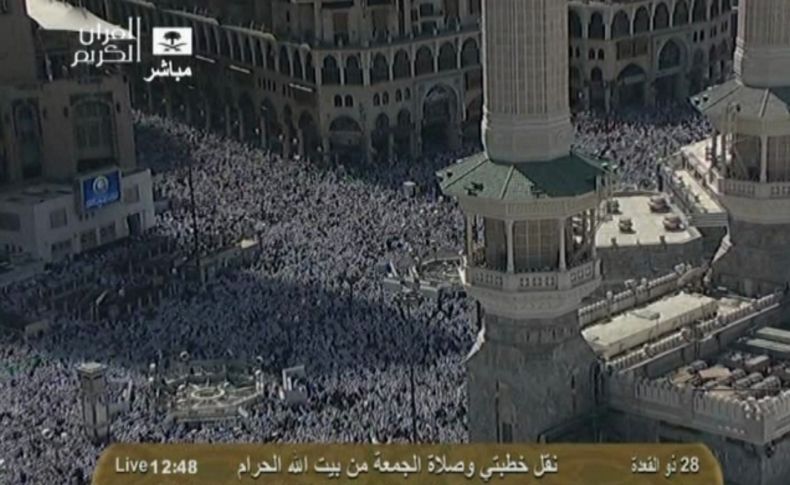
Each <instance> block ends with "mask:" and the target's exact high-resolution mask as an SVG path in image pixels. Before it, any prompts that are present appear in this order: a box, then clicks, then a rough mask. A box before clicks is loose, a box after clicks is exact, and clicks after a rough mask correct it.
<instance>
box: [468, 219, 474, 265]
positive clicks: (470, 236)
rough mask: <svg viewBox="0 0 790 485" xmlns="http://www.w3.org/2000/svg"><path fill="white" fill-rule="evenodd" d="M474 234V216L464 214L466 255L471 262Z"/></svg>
mask: <svg viewBox="0 0 790 485" xmlns="http://www.w3.org/2000/svg"><path fill="white" fill-rule="evenodd" d="M474 236H475V216H474V215H472V214H467V215H466V257H467V259H468V260H469V262H471V259H472V250H473V249H474Z"/></svg>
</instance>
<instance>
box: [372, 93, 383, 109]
mask: <svg viewBox="0 0 790 485" xmlns="http://www.w3.org/2000/svg"><path fill="white" fill-rule="evenodd" d="M379 105H381V96H379V93H376V94H374V95H373V106H379Z"/></svg>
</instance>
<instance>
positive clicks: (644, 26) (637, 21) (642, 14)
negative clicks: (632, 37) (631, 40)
mask: <svg viewBox="0 0 790 485" xmlns="http://www.w3.org/2000/svg"><path fill="white" fill-rule="evenodd" d="M649 31H650V11H649V10H648V9H647V7H645V6H642V7H639V9H638V10H637V11H636V15H634V33H635V34H642V33H644V32H649Z"/></svg>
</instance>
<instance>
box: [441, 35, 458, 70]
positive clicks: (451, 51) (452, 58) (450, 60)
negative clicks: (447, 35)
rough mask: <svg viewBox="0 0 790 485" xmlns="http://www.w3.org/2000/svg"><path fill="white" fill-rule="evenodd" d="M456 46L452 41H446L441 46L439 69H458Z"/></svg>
mask: <svg viewBox="0 0 790 485" xmlns="http://www.w3.org/2000/svg"><path fill="white" fill-rule="evenodd" d="M456 55H457V54H456V51H455V46H454V45H453V44H452V43H450V42H445V43H444V44H442V46H441V47H440V48H439V70H440V71H450V70H453V69H457V62H456V59H457V58H456Z"/></svg>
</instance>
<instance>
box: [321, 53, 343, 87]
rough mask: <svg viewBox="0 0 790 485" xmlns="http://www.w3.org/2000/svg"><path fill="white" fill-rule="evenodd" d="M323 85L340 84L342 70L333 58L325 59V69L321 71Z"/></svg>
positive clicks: (327, 57)
mask: <svg viewBox="0 0 790 485" xmlns="http://www.w3.org/2000/svg"><path fill="white" fill-rule="evenodd" d="M321 83H322V84H325V85H337V84H340V69H338V67H337V61H336V60H335V58H334V57H332V56H326V57H324V67H323V68H322V69H321Z"/></svg>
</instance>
